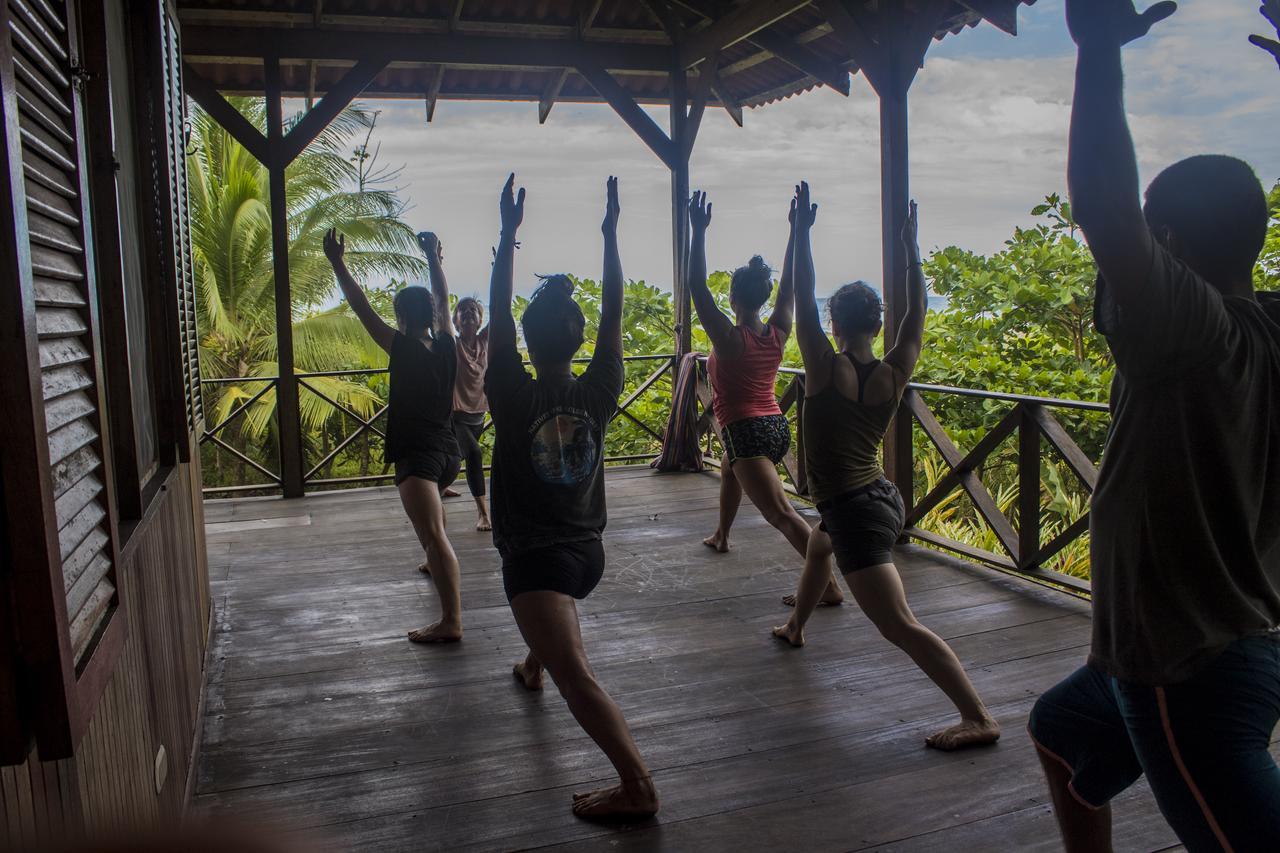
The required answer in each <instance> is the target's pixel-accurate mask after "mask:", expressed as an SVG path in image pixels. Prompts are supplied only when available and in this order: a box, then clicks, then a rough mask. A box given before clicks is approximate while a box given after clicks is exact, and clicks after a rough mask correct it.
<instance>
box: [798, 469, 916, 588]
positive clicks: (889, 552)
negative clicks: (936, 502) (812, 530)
mask: <svg viewBox="0 0 1280 853" xmlns="http://www.w3.org/2000/svg"><path fill="white" fill-rule="evenodd" d="M818 512H819V513H820V514H821V515H822V524H821V525H820V526H821V527H822V529H823V530H825V531H826V532H827V535H828V536H830V537H831V550H832V551H833V552H834V554H835V558H836V565H837V566H839V567H840V571H841V573H842V574H846V575H847V574H849V573H850V572H856V571H857V570H858V569H865V568H867V567H869V566H882V565H884V564H885V563H892V562H893V546H894V544H895V543H897V541H898V537H899V536H901V535H902V529H903V527H905V526H906V518H907V510H906V507H905V506H903V503H902V495H900V494H898V487H897V486H895V485H894V484H893V483H890V482H889V481H888V480H886V479H885V478H884V477H881V478H880V479H879V480H876V481H875V482H874V483H870V484H868V485H866V486H862V487H861V488H858V489H854V490H853V491H850V492H845V493H844V494H843V495H837V496H836V497H834V498H831V499H830V500H825V501H822V502H821V503H819V504H818Z"/></svg>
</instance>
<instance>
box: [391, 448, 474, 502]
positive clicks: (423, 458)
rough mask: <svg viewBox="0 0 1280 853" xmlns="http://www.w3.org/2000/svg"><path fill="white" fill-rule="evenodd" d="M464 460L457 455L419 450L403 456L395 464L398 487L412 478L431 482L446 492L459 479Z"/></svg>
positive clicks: (439, 451) (441, 451)
mask: <svg viewBox="0 0 1280 853" xmlns="http://www.w3.org/2000/svg"><path fill="white" fill-rule="evenodd" d="M461 467H462V460H461V459H460V458H459V457H458V454H456V453H447V452H445V451H443V450H419V451H416V452H414V453H410V454H409V455H408V456H402V457H401V458H399V459H397V460H396V462H395V469H396V485H397V486H398V485H400V484H401V483H403V482H404V481H405V480H407V479H409V478H410V477H418V478H419V479H422V480H430V481H431V482H433V483H435V484H436V485H437V486H439V487H440V491H442V492H443V491H444V490H445V489H447V488H448V487H449V486H450V485H452V484H453V481H454V480H456V479H458V471H459V470H461Z"/></svg>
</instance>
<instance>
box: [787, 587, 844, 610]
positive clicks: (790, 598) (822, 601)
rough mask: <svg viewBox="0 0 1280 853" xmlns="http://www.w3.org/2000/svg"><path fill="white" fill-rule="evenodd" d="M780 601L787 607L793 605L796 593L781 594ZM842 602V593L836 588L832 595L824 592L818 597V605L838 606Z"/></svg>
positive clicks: (794, 604)
mask: <svg viewBox="0 0 1280 853" xmlns="http://www.w3.org/2000/svg"><path fill="white" fill-rule="evenodd" d="M782 603H783V604H785V605H787V606H788V607H795V606H796V594H795V593H794V592H792V593H788V594H786V595H784V596H782ZM842 604H844V593H843V592H840V590H836V594H835V596H834V597H833V596H832V595H831V593H830V592H824V593H823V594H822V598H819V599H818V606H819V607H839V606H840V605H842Z"/></svg>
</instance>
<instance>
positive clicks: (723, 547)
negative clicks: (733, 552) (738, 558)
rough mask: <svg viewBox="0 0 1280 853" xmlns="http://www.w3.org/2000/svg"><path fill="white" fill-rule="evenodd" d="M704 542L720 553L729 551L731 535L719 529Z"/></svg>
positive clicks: (703, 541) (703, 542)
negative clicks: (726, 534)
mask: <svg viewBox="0 0 1280 853" xmlns="http://www.w3.org/2000/svg"><path fill="white" fill-rule="evenodd" d="M702 544H703V545H706V546H707V547H708V548H710V549H712V550H713V551H715V552H717V553H720V554H728V553H729V537H728V536H725V535H724V534H723V533H721V532H720V531H719V530H717V531H716V532H715V533H713V534H711V535H710V536H708V537H707V538H706V539H703V540H702Z"/></svg>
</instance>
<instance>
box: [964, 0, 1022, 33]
mask: <svg viewBox="0 0 1280 853" xmlns="http://www.w3.org/2000/svg"><path fill="white" fill-rule="evenodd" d="M956 2H958V3H959V4H960V5H961V6H964V7H965V8H966V9H969V10H970V11H973V12H977V13H978V14H979V15H981V16H982V17H983V18H984V19H985V20H987V21H989V22H990V23H991V24H992V25H993V26H996V27H999V28H1000V29H1002V30H1004V31H1005V32H1006V33H1008V34H1009V35H1011V36H1016V35H1017V34H1018V7H1019V6H1021V5H1022V2H1021V0H956Z"/></svg>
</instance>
